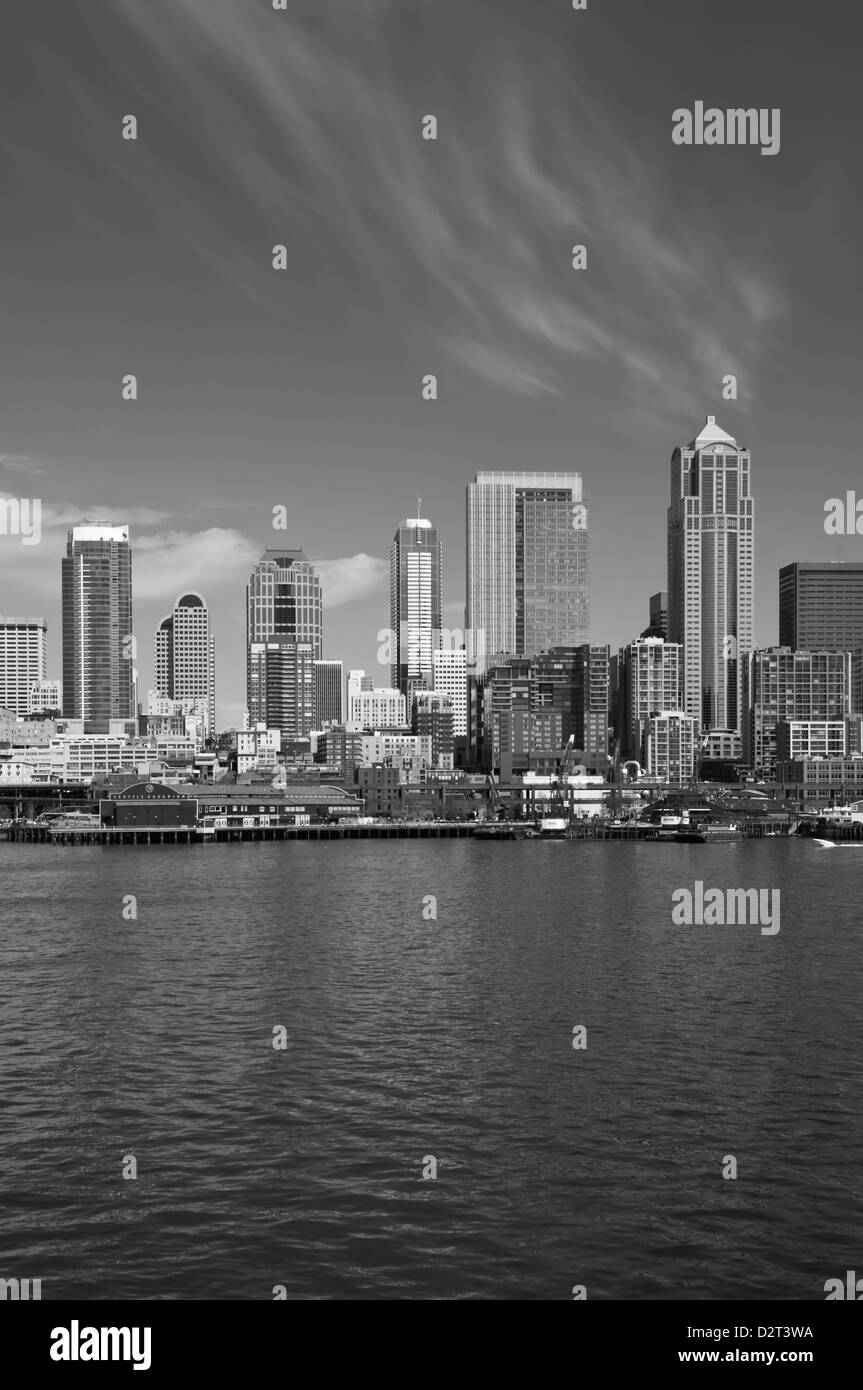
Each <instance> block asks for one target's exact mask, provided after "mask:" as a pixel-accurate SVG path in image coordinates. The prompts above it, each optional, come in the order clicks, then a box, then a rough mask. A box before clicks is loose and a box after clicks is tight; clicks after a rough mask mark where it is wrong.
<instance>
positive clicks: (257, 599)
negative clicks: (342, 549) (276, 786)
mask: <svg viewBox="0 0 863 1390" xmlns="http://www.w3.org/2000/svg"><path fill="white" fill-rule="evenodd" d="M322 642H323V599H322V595H321V584H320V580H319V578H318V576H317V574H316V572H315V569H314V566H313V565H312V564H311V563H310V562H309V560H308V559H307V558H306V556H305V555H304V554H303V552H302V550H290V549H284V550H274V549H271V550H265V551H264V554H263V555H262V556H261V558H260V560H259V561H258V562H257V564H256V565H255V568H254V569H253V571H252V573H251V575H250V577H249V583H248V585H247V587H246V650H247V668H246V669H247V682H246V684H247V702H248V712H249V724H250V725H255V724H265V725H267V727H269V728H277V729H279V730H281V733H282V736H283V737H285V738H291V737H306V736H308V734H309V733H310V732H311V730H312V729H313V728H314V727H315V690H316V687H315V666H314V663H315V662H316V661H319V660H320V658H321V646H322Z"/></svg>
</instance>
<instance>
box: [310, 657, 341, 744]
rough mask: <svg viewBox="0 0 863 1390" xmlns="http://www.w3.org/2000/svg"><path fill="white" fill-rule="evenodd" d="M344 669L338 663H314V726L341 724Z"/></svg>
mask: <svg viewBox="0 0 863 1390" xmlns="http://www.w3.org/2000/svg"><path fill="white" fill-rule="evenodd" d="M344 684H345V668H344V666H343V665H342V663H341V662H340V661H322V660H321V661H316V662H315V724H316V726H317V727H318V728H319V729H321V728H323V726H324V724H341V722H342V719H343V717H344V700H343V698H342V691H343V689H344Z"/></svg>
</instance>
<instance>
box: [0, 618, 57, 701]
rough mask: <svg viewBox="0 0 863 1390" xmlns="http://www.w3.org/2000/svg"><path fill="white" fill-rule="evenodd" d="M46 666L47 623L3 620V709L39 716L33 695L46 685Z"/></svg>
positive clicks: (0, 674)
mask: <svg viewBox="0 0 863 1390" xmlns="http://www.w3.org/2000/svg"><path fill="white" fill-rule="evenodd" d="M47 664H48V627H47V624H46V622H45V619H44V618H3V617H0V709H5V710H9V711H10V712H11V713H12V714H16V715H27V714H34V713H36V712H37V711H36V710H34V709H32V708H31V703H30V702H31V691H32V690H33V689H34V688H35V689H41V687H42V685H43V683H45V672H46V670H47ZM49 708H54V706H49Z"/></svg>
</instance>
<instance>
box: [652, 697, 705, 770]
mask: <svg viewBox="0 0 863 1390" xmlns="http://www.w3.org/2000/svg"><path fill="white" fill-rule="evenodd" d="M698 752H699V738H698V720H697V719H696V718H695V717H694V716H693V715H690V714H685V713H684V712H683V711H682V710H660V711H659V712H658V713H657V714H653V715H651V717H650V719H649V720H648V724H647V732H646V734H645V739H644V753H643V761H644V765H645V767H646V769H647V772H648V774H649V775H650V776H651V777H657V778H658V779H659V780H660V781H661V782H669V783H670V784H671V785H673V786H680V787H683V786H686V785H687V784H688V783H690V782H692V781H693V779H694V777H695V771H696V767H697V764H698Z"/></svg>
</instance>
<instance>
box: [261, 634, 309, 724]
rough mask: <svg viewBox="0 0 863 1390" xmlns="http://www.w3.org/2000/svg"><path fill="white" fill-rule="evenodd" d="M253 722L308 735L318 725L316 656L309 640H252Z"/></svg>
mask: <svg viewBox="0 0 863 1390" xmlns="http://www.w3.org/2000/svg"><path fill="white" fill-rule="evenodd" d="M248 677H249V724H250V727H251V728H252V729H254V728H255V727H256V726H257V725H259V724H263V725H265V726H266V727H267V728H268V729H278V730H279V733H280V734H281V736H282V744H283V746H284V741H285V740H287V739H294V738H307V737H308V736H309V734H310V733H311V732H312V730H313V729H314V727H315V722H316V721H315V658H314V653H313V649H312V647H311V645H310V643H308V642H251V643H250V644H249V657H248Z"/></svg>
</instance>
